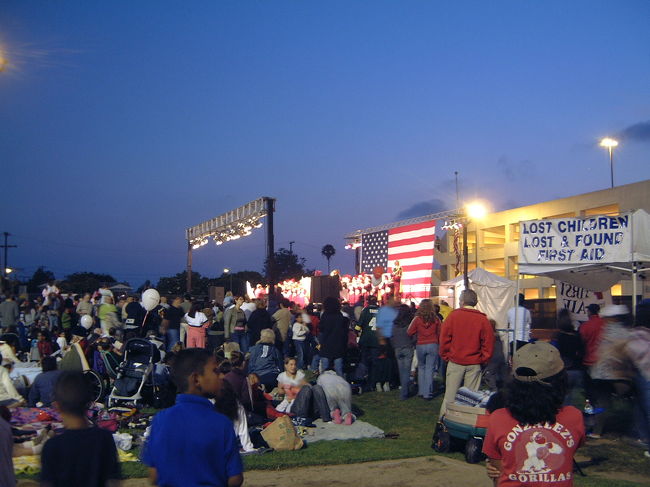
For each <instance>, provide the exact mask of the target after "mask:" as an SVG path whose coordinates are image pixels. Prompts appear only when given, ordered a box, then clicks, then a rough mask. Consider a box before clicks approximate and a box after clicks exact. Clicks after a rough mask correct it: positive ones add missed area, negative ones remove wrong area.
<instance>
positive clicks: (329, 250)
mask: <svg viewBox="0 0 650 487" xmlns="http://www.w3.org/2000/svg"><path fill="white" fill-rule="evenodd" d="M320 253H321V254H323V255H324V256H325V258H326V259H327V273H328V274H329V273H330V259H331V258H332V256H333V255H334V254H335V253H336V249H335V248H334V246H333V245H330V244H327V245H325V246H323V249H322V250H321V251H320Z"/></svg>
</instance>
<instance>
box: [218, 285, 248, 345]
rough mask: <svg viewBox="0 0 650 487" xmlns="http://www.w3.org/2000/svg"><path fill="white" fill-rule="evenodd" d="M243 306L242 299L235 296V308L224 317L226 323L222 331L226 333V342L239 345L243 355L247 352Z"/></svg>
mask: <svg viewBox="0 0 650 487" xmlns="http://www.w3.org/2000/svg"><path fill="white" fill-rule="evenodd" d="M242 304H244V298H243V297H241V296H237V297H236V298H235V306H234V308H231V309H230V310H229V311H230V312H229V313H228V314H227V315H226V316H227V318H226V322H225V323H224V330H225V333H226V340H228V339H230V341H232V342H235V343H237V344H238V345H239V351H240V352H241V353H243V354H246V353H247V352H248V343H249V342H248V335H247V334H246V313H244V310H243V309H241V306H242Z"/></svg>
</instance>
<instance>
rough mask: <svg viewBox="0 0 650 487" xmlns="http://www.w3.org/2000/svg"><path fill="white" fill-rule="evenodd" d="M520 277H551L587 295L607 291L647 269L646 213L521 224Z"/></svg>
mask: <svg viewBox="0 0 650 487" xmlns="http://www.w3.org/2000/svg"><path fill="white" fill-rule="evenodd" d="M519 232H520V233H519V237H520V239H519V274H533V275H543V276H547V277H551V278H554V279H557V280H560V281H564V282H568V283H569V284H574V285H576V286H580V287H582V288H585V289H589V290H591V291H605V290H607V289H609V288H611V287H612V286H613V285H614V284H616V283H618V282H619V281H621V280H622V279H629V278H631V279H632V294H633V296H632V302H633V306H634V305H635V304H636V295H637V290H636V277H637V274H639V273H645V272H647V271H648V270H649V269H650V215H648V213H646V212H645V211H643V210H636V211H631V212H626V213H622V214H620V215H618V216H604V215H600V216H589V217H583V218H554V219H548V220H531V221H525V222H520V225H519Z"/></svg>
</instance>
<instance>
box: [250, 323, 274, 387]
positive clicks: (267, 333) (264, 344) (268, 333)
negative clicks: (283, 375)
mask: <svg viewBox="0 0 650 487" xmlns="http://www.w3.org/2000/svg"><path fill="white" fill-rule="evenodd" d="M281 367H282V355H281V354H280V352H279V351H278V349H277V348H276V347H275V333H274V332H273V330H268V329H265V330H262V331H261V333H260V340H259V341H258V342H257V344H255V345H254V346H253V347H251V349H250V357H249V358H248V373H249V374H257V375H258V376H259V378H260V382H261V383H262V384H264V388H265V389H266V392H271V391H272V390H273V388H274V387H275V385H276V381H277V379H278V374H279V373H280V368H281Z"/></svg>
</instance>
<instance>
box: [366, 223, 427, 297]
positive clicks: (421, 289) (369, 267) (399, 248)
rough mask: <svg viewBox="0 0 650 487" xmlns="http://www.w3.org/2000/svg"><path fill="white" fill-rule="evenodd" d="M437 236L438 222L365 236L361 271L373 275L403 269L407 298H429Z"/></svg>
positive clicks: (403, 281) (402, 289)
mask: <svg viewBox="0 0 650 487" xmlns="http://www.w3.org/2000/svg"><path fill="white" fill-rule="evenodd" d="M435 233H436V222H435V220H429V221H426V222H422V223H414V224H413V225H405V226H403V227H397V228H391V229H390V230H384V231H381V232H374V233H367V234H364V235H362V236H361V271H362V272H363V273H366V274H371V273H372V271H373V269H374V268H375V267H376V266H382V267H383V268H384V269H386V271H387V272H390V271H392V269H393V265H394V263H395V261H396V260H398V261H399V263H400V265H401V266H402V284H401V291H402V297H404V298H409V297H413V298H428V297H429V294H430V289H431V272H432V269H433V253H434V243H435V238H436V236H435Z"/></svg>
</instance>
